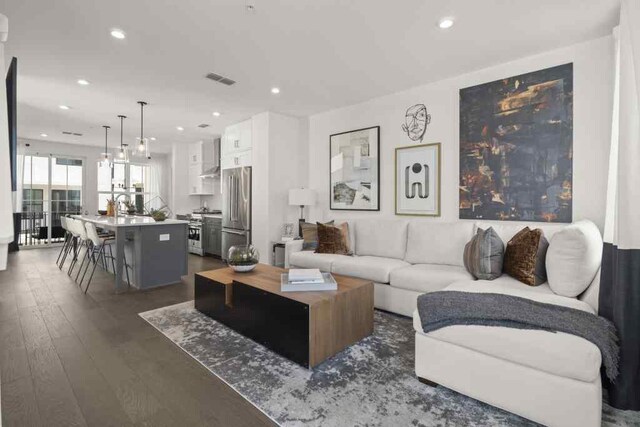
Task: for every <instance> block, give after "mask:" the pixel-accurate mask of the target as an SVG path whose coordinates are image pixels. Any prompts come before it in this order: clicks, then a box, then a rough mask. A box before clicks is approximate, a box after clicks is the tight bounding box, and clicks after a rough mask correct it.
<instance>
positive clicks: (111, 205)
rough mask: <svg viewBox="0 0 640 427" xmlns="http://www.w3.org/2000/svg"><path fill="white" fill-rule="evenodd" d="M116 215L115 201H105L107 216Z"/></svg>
mask: <svg viewBox="0 0 640 427" xmlns="http://www.w3.org/2000/svg"><path fill="white" fill-rule="evenodd" d="M115 213H116V201H115V200H114V199H107V216H114V215H115Z"/></svg>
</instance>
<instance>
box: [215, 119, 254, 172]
mask: <svg viewBox="0 0 640 427" xmlns="http://www.w3.org/2000/svg"><path fill="white" fill-rule="evenodd" d="M221 152H222V153H221V159H220V160H221V161H220V166H221V168H222V169H229V168H234V167H238V166H251V160H250V159H251V154H250V153H251V120H246V121H244V122H240V123H238V124H235V125H232V126H228V127H227V128H226V129H225V130H224V135H223V136H222V147H221ZM247 159H249V160H248V161H249V163H248V164H247Z"/></svg>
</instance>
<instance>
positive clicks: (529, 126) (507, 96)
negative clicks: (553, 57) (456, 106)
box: [459, 64, 573, 222]
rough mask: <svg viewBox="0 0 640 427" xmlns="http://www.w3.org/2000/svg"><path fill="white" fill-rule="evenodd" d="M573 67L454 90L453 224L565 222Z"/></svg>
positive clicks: (569, 181)
mask: <svg viewBox="0 0 640 427" xmlns="http://www.w3.org/2000/svg"><path fill="white" fill-rule="evenodd" d="M572 176H573V64H565V65H560V66H557V67H553V68H547V69H544V70H540V71H535V72H532V73H528V74H523V75H520V76H515V77H510V78H506V79H502V80H497V81H495V82H491V83H486V84H482V85H479V86H473V87H470V88H466V89H462V90H460V189H459V191H460V206H459V207H460V218H463V219H480V218H482V219H490V220H507V221H546V222H571V213H572V202H573V191H572V185H573V180H572Z"/></svg>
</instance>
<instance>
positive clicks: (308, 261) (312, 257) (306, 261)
mask: <svg viewBox="0 0 640 427" xmlns="http://www.w3.org/2000/svg"><path fill="white" fill-rule="evenodd" d="M340 258H351V257H350V256H348V255H337V254H316V253H314V252H310V251H300V252H292V253H291V254H290V255H289V266H290V267H291V268H293V267H298V268H319V269H320V270H322V271H326V272H330V271H331V264H333V262H334V261H335V260H336V259H340Z"/></svg>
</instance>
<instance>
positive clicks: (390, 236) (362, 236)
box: [355, 220, 408, 259]
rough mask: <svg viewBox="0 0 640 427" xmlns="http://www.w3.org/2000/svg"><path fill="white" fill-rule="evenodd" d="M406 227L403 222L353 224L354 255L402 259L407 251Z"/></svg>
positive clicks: (359, 222)
mask: <svg viewBox="0 0 640 427" xmlns="http://www.w3.org/2000/svg"><path fill="white" fill-rule="evenodd" d="M407 225H408V221H403V220H375V221H374V220H358V221H356V222H355V229H356V230H355V231H356V233H355V234H356V242H355V248H356V252H355V253H356V255H368V256H377V257H383V258H396V259H403V258H404V254H405V252H406V250H407Z"/></svg>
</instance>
